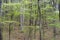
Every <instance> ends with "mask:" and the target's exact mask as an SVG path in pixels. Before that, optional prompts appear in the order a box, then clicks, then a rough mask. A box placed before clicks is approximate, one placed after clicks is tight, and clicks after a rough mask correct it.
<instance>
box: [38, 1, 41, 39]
mask: <svg viewBox="0 0 60 40" xmlns="http://www.w3.org/2000/svg"><path fill="white" fill-rule="evenodd" d="M37 3H38V16H39V33H40V40H42V35H41V22H42V21H41V18H42V17H41V16H42V15H41V9H40V5H39V3H40V0H37Z"/></svg>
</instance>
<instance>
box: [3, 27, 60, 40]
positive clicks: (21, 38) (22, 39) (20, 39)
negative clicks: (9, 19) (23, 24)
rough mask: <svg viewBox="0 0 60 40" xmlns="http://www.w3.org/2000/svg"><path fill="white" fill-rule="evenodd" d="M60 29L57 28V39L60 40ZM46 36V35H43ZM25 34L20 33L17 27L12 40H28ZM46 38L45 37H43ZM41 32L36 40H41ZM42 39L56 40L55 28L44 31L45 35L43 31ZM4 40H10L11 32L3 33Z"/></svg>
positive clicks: (11, 37)
mask: <svg viewBox="0 0 60 40" xmlns="http://www.w3.org/2000/svg"><path fill="white" fill-rule="evenodd" d="M59 32H60V29H58V28H57V31H56V33H57V34H56V39H57V40H60V33H59ZM43 34H44V35H43ZM26 36H27V35H25V34H24V33H23V32H20V30H18V28H17V27H14V31H12V32H11V33H10V40H27V38H28V37H26ZM43 36H44V37H43ZM39 38H40V37H39V32H37V33H36V38H35V40H39ZM42 39H44V40H54V33H53V28H52V27H49V28H48V29H44V33H43V30H42ZM3 40H9V32H8V31H4V32H3Z"/></svg>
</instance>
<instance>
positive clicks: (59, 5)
mask: <svg viewBox="0 0 60 40" xmlns="http://www.w3.org/2000/svg"><path fill="white" fill-rule="evenodd" d="M58 7H59V8H58V9H59V21H60V3H59V4H58Z"/></svg>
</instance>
